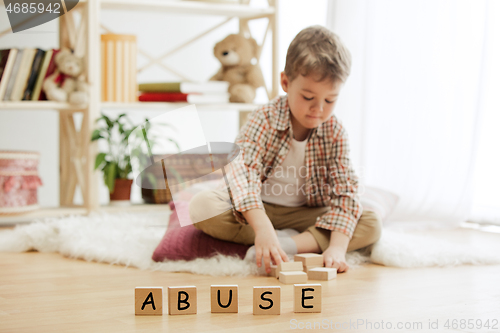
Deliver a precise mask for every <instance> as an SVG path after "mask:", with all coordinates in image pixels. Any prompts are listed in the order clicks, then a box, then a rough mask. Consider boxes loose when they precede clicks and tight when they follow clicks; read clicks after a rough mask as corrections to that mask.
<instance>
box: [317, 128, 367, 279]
mask: <svg viewBox="0 0 500 333" xmlns="http://www.w3.org/2000/svg"><path fill="white" fill-rule="evenodd" d="M330 161H331V163H330V188H331V196H332V200H331V207H332V209H331V210H330V211H328V212H327V213H325V214H324V215H323V216H321V218H319V220H318V221H317V222H316V226H317V227H319V228H323V229H328V230H331V236H330V246H329V247H328V248H327V249H326V250H325V251H324V252H323V257H324V261H325V266H326V267H336V268H337V269H338V271H339V272H344V271H347V269H348V266H347V264H346V262H345V254H346V251H347V246H348V245H349V241H350V240H351V238H352V235H353V233H354V229H355V228H356V225H357V223H358V220H359V218H360V217H361V213H362V211H363V208H362V206H361V204H360V201H359V198H358V195H357V191H358V178H357V176H356V174H355V173H354V170H352V168H351V163H350V160H349V145H348V141H347V134H346V132H345V130H344V129H341V130H340V131H339V133H338V135H337V136H336V138H335V139H334V143H333V149H332V158H331V159H330Z"/></svg>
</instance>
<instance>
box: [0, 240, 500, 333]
mask: <svg viewBox="0 0 500 333" xmlns="http://www.w3.org/2000/svg"><path fill="white" fill-rule="evenodd" d="M499 236H500V235H499ZM211 284H238V285H239V288H240V289H239V290H240V291H239V293H240V298H239V304H240V310H239V313H237V314H211V313H210V299H209V297H210V295H209V288H210V285H211ZM175 285H195V286H197V287H198V314H197V315H183V316H169V315H168V314H167V310H166V309H164V315H163V316H135V315H134V288H135V287H136V286H163V287H167V286H175ZM259 285H281V287H282V312H281V315H279V316H254V315H253V314H252V287H253V286H259ZM322 285H323V312H322V313H318V314H304V313H294V312H293V311H292V304H293V303H292V301H293V294H292V288H293V286H290V285H283V284H280V283H279V282H277V280H276V279H274V278H269V277H248V278H232V277H223V278H220V277H218V278H214V277H209V276H200V275H194V274H187V273H165V272H153V271H140V270H138V269H135V268H125V267H121V266H111V265H108V264H99V263H91V262H85V261H81V260H74V259H68V258H65V257H63V256H61V255H59V254H43V253H37V252H30V253H21V254H14V253H12V254H10V253H0V332H139V331H140V332H146V331H147V332H167V331H168V332H180V331H186V332H240V331H242V332H249V331H251V332H259V333H260V332H281V331H287V330H294V329H299V328H307V327H308V325H311V326H312V325H315V323H316V328H320V325H322V328H323V329H325V330H330V331H338V330H340V329H341V326H342V325H343V327H344V331H349V332H374V331H379V332H386V331H389V330H388V329H387V328H388V325H391V326H392V330H390V331H392V332H409V331H418V332H431V331H432V332H445V331H446V332H478V331H480V330H478V329H477V326H474V329H467V328H465V329H460V320H464V319H465V320H469V319H472V320H473V323H474V325H477V324H478V323H479V320H480V321H482V323H483V324H484V323H486V320H489V324H490V326H491V325H493V324H494V323H495V320H496V329H495V330H492V331H498V330H499V329H500V323H498V321H499V320H500V266H460V267H452V268H426V269H398V268H390V267H383V266H377V265H366V266H362V267H360V268H357V269H353V270H350V271H349V272H347V273H345V274H340V275H339V276H338V277H337V279H335V280H332V281H328V282H323V283H322ZM455 319H456V320H458V321H457V322H456V324H457V326H455V327H456V329H452V327H453V326H452V323H453V322H452V320H455ZM447 320H449V322H448V324H449V327H450V329H446V327H445V326H444V325H445V324H446V321H447ZM436 321H438V323H437V324H438V325H439V326H438V327H439V328H438V329H434V330H430V329H429V323H430V322H431V323H434V325H435V323H436ZM367 322H370V323H371V325H372V326H371V328H370V326H367V325H370V324H368V323H367ZM462 323H465V322H462ZM470 323H472V321H471V322H470ZM470 323H469V324H470ZM354 324H358V325H357V326H354ZM335 325H337V329H335ZM382 325H383V326H382ZM397 325H400V327H401V329H396V328H397ZM401 325H402V326H401ZM377 327H378V328H379V329H378V330H377V329H376V328H377ZM382 327H383V328H382ZM405 327H406V328H405ZM463 327H464V325H462V328H463ZM490 329H491V327H490Z"/></svg>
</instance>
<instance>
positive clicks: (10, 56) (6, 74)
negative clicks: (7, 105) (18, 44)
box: [0, 49, 17, 101]
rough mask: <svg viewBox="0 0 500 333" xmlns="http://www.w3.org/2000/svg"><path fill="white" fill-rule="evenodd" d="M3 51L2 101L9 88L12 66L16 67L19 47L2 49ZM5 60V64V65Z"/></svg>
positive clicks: (0, 77) (0, 94)
mask: <svg viewBox="0 0 500 333" xmlns="http://www.w3.org/2000/svg"><path fill="white" fill-rule="evenodd" d="M1 52H2V60H1V61H0V62H1V64H0V66H1V69H0V71H1V73H0V101H1V100H3V97H4V95H5V92H6V90H7V83H8V82H9V79H10V76H11V73H12V68H14V62H15V61H16V57H17V49H10V50H2V51H1ZM4 62H5V65H3V63H4Z"/></svg>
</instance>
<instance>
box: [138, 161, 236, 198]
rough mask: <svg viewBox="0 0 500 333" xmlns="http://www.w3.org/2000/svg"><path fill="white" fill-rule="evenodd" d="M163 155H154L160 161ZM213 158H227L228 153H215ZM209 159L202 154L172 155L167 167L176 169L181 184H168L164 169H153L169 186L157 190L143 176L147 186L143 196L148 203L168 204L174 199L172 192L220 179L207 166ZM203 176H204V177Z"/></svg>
mask: <svg viewBox="0 0 500 333" xmlns="http://www.w3.org/2000/svg"><path fill="white" fill-rule="evenodd" d="M163 157H164V155H156V156H154V159H155V161H158V160H160V159H161V158H163ZM212 158H213V160H214V161H216V160H217V159H226V158H227V154H213V155H212ZM207 159H208V161H209V157H207V156H206V155H200V154H182V155H181V154H177V155H175V157H174V156H172V155H170V156H169V157H168V160H169V164H168V166H167V167H170V168H173V169H175V171H176V174H177V175H178V179H177V181H178V182H179V183H180V184H179V185H174V186H172V188H171V187H170V186H168V182H167V181H166V180H165V178H164V176H163V170H162V169H160V168H157V169H155V170H154V171H153V175H154V177H155V179H156V182H158V183H159V182H165V184H166V185H167V186H166V187H167V188H166V189H156V190H152V189H149V188H148V187H151V183H150V182H149V180H148V179H147V178H146V177H144V178H142V182H143V184H145V185H146V186H142V198H143V199H144V201H145V202H146V203H154V204H167V203H169V202H170V201H172V192H173V193H176V192H178V191H180V190H183V189H185V188H187V187H189V186H191V185H193V184H196V183H200V182H203V181H209V180H214V179H219V178H220V176H219V175H217V174H210V173H211V172H212V170H211V168H209V167H207V166H208V165H209V163H207V162H208V161H207ZM202 176H204V177H203V178H202ZM144 187H146V188H144Z"/></svg>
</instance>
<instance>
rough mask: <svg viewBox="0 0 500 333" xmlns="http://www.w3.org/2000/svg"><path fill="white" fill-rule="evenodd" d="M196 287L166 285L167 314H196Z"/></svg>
mask: <svg viewBox="0 0 500 333" xmlns="http://www.w3.org/2000/svg"><path fill="white" fill-rule="evenodd" d="M196 297H197V296H196V287H195V286H184V287H168V314H169V315H180V314H196V310H197V306H198V304H197V299H196Z"/></svg>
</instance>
